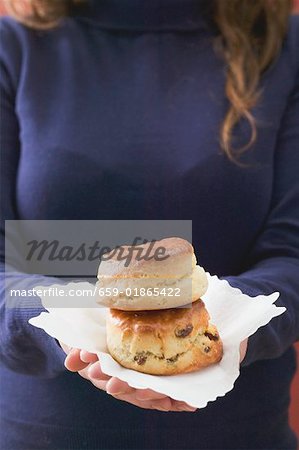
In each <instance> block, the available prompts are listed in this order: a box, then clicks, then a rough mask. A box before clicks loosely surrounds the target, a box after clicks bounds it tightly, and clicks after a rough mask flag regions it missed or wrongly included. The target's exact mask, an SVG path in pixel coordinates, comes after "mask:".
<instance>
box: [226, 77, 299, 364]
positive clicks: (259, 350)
mask: <svg viewBox="0 0 299 450" xmlns="http://www.w3.org/2000/svg"><path fill="white" fill-rule="evenodd" d="M273 180H274V181H273V194H272V204H271V208H270V212H269V214H268V218H267V221H266V223H265V225H264V228H263V230H262V232H261V233H260V235H259V236H258V238H257V240H256V242H255V245H254V246H253V248H252V251H251V252H250V254H249V255H248V258H247V261H246V268H247V269H246V271H245V272H243V273H241V274H240V275H239V276H231V277H225V278H226V279H227V281H228V282H229V283H230V284H231V285H232V286H234V287H237V288H240V289H241V290H242V291H243V292H244V293H246V294H248V295H250V296H256V295H259V294H270V293H272V292H274V291H279V292H280V297H279V299H278V301H277V302H276V304H277V305H278V306H285V307H286V309H287V310H286V312H285V313H284V314H282V315H281V316H279V317H276V318H274V319H273V320H272V321H271V322H270V323H269V324H268V325H266V326H264V327H262V328H261V329H259V330H258V331H257V332H256V333H255V334H254V335H253V336H251V337H250V338H249V341H248V350H247V354H246V357H245V359H244V362H243V364H244V365H248V364H250V363H252V362H254V361H257V360H261V359H270V358H276V357H279V356H280V355H281V354H282V353H283V352H284V351H285V350H286V349H287V348H288V347H290V346H291V345H292V344H293V343H294V342H295V341H296V340H298V338H299V74H298V73H297V79H296V82H295V87H294V89H293V91H292V93H291V95H290V97H289V100H288V103H287V107H286V109H285V113H284V116H283V120H282V122H281V127H280V130H279V134H278V138H277V144H276V150H275V161H274V174H273Z"/></svg>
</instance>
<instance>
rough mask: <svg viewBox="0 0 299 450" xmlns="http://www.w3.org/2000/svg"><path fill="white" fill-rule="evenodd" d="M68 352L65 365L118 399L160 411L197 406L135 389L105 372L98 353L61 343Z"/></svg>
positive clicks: (152, 392)
mask: <svg viewBox="0 0 299 450" xmlns="http://www.w3.org/2000/svg"><path fill="white" fill-rule="evenodd" d="M60 345H61V347H62V348H63V350H64V351H65V353H66V354H67V357H66V359H65V363H64V364H65V367H66V368H67V369H68V370H70V371H71V372H78V373H79V375H81V377H83V378H85V379H86V380H88V381H90V382H91V383H92V384H93V385H94V386H95V387H97V388H98V389H102V390H104V391H106V392H107V393H108V394H110V395H112V396H113V397H114V398H116V399H118V400H123V401H125V402H128V403H131V404H132V405H135V406H138V407H139V408H144V409H156V410H158V411H185V412H194V411H196V408H193V407H192V406H189V405H187V403H185V402H180V401H177V400H173V399H172V398H170V397H167V396H166V395H164V394H160V393H159V392H155V391H152V390H151V389H135V388H132V387H131V386H129V385H128V384H127V383H126V382H124V381H121V380H119V379H118V378H115V377H110V376H108V375H106V374H104V373H103V372H102V370H101V364H100V361H99V360H98V357H97V355H95V354H92V353H89V352H86V351H85V350H79V349H76V348H73V349H71V348H70V347H68V346H66V345H65V344H62V343H60Z"/></svg>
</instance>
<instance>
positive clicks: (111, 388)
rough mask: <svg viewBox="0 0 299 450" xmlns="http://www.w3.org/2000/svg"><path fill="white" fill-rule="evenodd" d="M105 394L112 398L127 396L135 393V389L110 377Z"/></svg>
mask: <svg viewBox="0 0 299 450" xmlns="http://www.w3.org/2000/svg"><path fill="white" fill-rule="evenodd" d="M106 389H107V393H108V394H111V395H113V396H116V395H127V394H132V393H135V391H136V389H134V388H132V387H131V386H129V385H128V383H126V382H125V381H121V380H119V379H118V378H115V377H112V378H110V380H109V381H108V383H107V386H106Z"/></svg>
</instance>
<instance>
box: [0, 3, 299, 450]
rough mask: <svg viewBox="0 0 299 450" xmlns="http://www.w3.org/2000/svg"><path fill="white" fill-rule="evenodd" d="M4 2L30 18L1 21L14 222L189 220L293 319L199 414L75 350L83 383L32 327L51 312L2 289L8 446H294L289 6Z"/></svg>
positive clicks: (296, 308)
mask: <svg viewBox="0 0 299 450" xmlns="http://www.w3.org/2000/svg"><path fill="white" fill-rule="evenodd" d="M7 6H8V8H9V10H10V12H11V13H12V14H13V15H14V16H15V19H17V20H14V19H8V18H6V19H3V20H2V23H1V55H0V56H1V108H2V109H1V119H2V120H1V122H2V123H1V125H2V133H1V136H2V137H1V139H2V141H1V152H2V155H1V156H2V171H3V174H2V183H3V188H2V190H1V191H2V196H3V199H2V209H3V213H2V219H3V220H4V219H35V220H36V219H48V220H50V219H114V220H118V219H149V220H150V219H192V221H193V244H194V247H195V250H196V251H198V253H199V254H200V256H201V258H200V261H201V264H202V265H203V266H204V267H205V269H206V270H208V271H209V272H211V273H216V274H217V275H218V276H222V277H223V278H226V279H227V280H229V282H230V283H231V284H232V285H233V286H236V287H239V288H241V289H242V290H243V291H244V292H246V293H247V294H249V295H258V294H262V293H263V294H267V293H271V292H273V291H279V292H280V293H281V296H280V298H279V300H278V302H277V304H279V305H284V306H286V308H287V311H286V312H285V313H284V314H283V315H282V316H280V317H277V318H275V319H273V320H272V321H271V322H270V323H269V324H268V325H267V326H265V327H263V328H262V329H260V330H259V331H258V332H257V333H255V334H254V335H253V336H252V337H251V338H250V339H249V342H248V348H247V352H246V356H245V359H244V361H243V363H242V369H241V375H240V377H239V379H238V380H237V382H236V384H235V387H234V389H233V390H232V391H231V392H230V393H228V394H227V395H226V396H225V397H223V398H220V399H218V400H217V401H216V402H213V403H212V404H209V405H208V406H207V408H205V409H203V410H196V411H195V412H194V411H193V410H194V408H190V407H189V406H188V405H185V404H183V403H180V402H175V401H173V400H171V399H169V398H166V397H163V396H161V395H159V394H156V393H155V392H151V391H138V390H133V389H130V388H129V387H128V386H127V385H126V384H125V383H122V382H119V381H118V380H115V379H110V380H109V379H107V377H106V376H104V375H103V374H102V373H101V370H100V365H99V362H97V361H96V358H95V357H94V355H90V354H87V353H86V352H80V350H76V349H75V350H74V349H73V350H72V351H71V353H70V354H69V355H68V357H67V360H66V366H67V367H68V368H69V369H70V370H72V371H76V370H77V371H79V374H81V375H82V376H81V377H80V376H78V374H77V373H71V372H70V371H67V369H66V368H65V367H64V359H65V353H64V352H63V350H62V349H61V347H60V346H59V345H58V343H57V342H56V341H55V340H54V339H52V338H50V337H49V336H46V335H45V333H43V332H42V331H39V330H37V329H34V328H33V327H30V325H28V324H27V319H28V317H31V316H33V315H37V314H38V313H39V312H40V310H41V307H40V305H39V304H37V305H36V307H35V309H34V310H32V309H30V310H28V309H17V308H15V309H8V308H5V305H4V292H3V291H4V288H3V289H2V307H1V322H2V323H1V329H2V342H1V361H2V368H1V380H2V381H1V384H2V396H1V408H0V409H1V415H2V442H3V448H5V449H30V450H33V449H83V448H86V449H106V448H107V449H111V448H122V449H123V448H127V449H141V448H144V449H149V448H150V449H160V448H163V449H164V448H168V449H191V448H196V449H205V450H207V449H214V450H215V449H238V450H240V449H251V450H252V449H267V450H269V449H272V450H274V449H277V450H278V449H279V450H282V449H288V450H291V449H292V450H295V448H296V440H295V437H294V434H293V433H292V431H291V430H290V428H289V425H288V404H289V386H290V383H291V379H292V376H293V374H294V372H295V360H294V351H293V349H292V343H293V342H294V341H295V340H296V339H298V336H299V300H298V291H299V281H298V280H299V277H298V269H299V246H298V241H299V239H298V232H299V211H298V201H299V192H298V191H299V185H298V169H299V152H298V144H299V129H298V120H299V90H298V88H299V85H298V83H299V54H298V48H299V29H298V20H297V19H296V18H294V17H293V18H290V17H289V14H290V2H289V1H288V0H275V1H270V0H269V1H268V0H256V1H254V2H252V1H249V0H225V1H224V0H213V1H211V0H151V1H145V0H143V1H141V0H140V1H138V0H101V1H100V0H89V1H87V2H81V1H80V2H79V1H75V0H68V1H67V0H59V1H58V0H57V1H54V0H48V1H47V0H32V1H31V2H26V3H25V2H22V1H20V0H10V1H7ZM3 226H4V225H3ZM3 246H4V244H3V245H2V249H3ZM198 249H200V251H199V250H198ZM2 255H3V251H2ZM62 346H63V344H62ZM63 347H64V346H63ZM64 348H65V347H64ZM65 350H66V352H68V351H69V349H67V348H65ZM243 350H244V349H243ZM82 377H85V378H87V379H88V380H89V381H91V382H92V383H93V384H94V385H92V383H90V382H87V381H86V380H84V379H82ZM105 390H106V391H107V392H108V393H110V394H111V395H107V393H106V392H105ZM121 400H124V401H121ZM135 404H136V405H137V406H138V407H136V406H133V405H135ZM165 410H166V411H167V412H165ZM179 410H181V412H180V413H178V412H177V411H179ZM192 411H193V412H192Z"/></svg>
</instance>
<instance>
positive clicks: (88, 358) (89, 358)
mask: <svg viewBox="0 0 299 450" xmlns="http://www.w3.org/2000/svg"><path fill="white" fill-rule="evenodd" d="M80 359H81V361H83V362H85V363H88V364H90V363H94V362H96V361H98V359H99V358H98V357H97V355H95V354H94V353H89V352H87V351H86V350H81V351H80Z"/></svg>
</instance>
